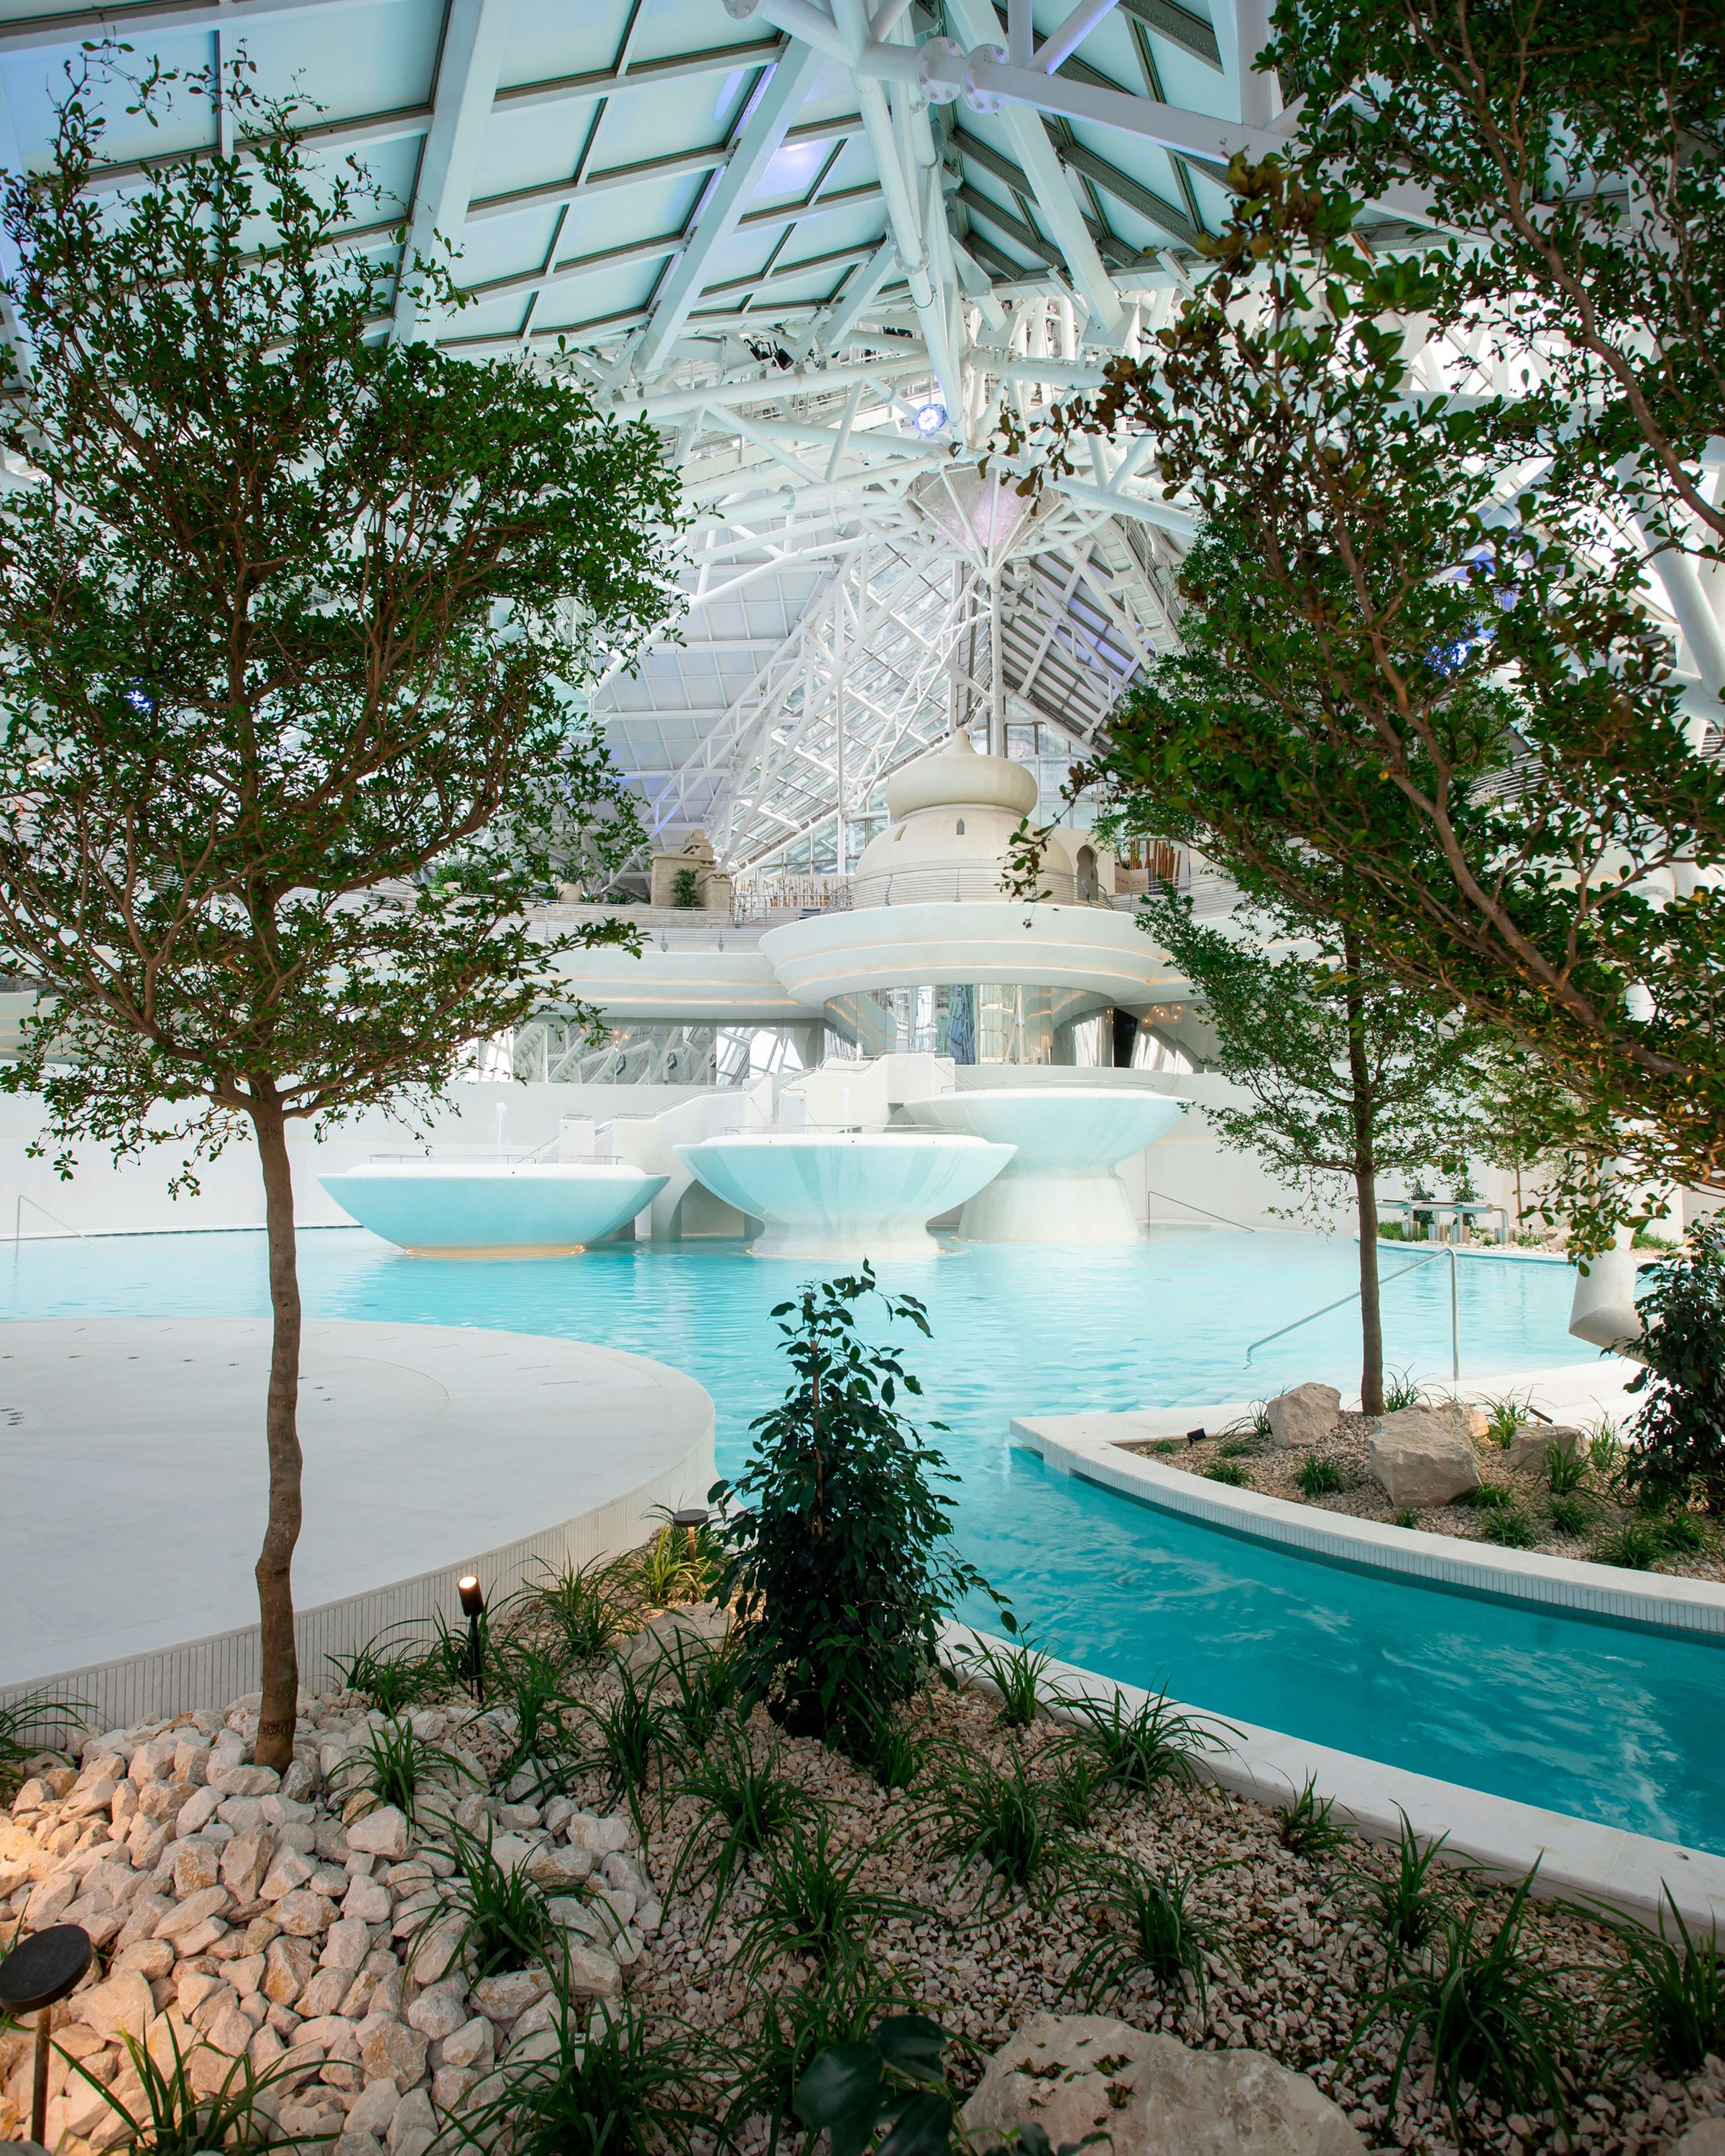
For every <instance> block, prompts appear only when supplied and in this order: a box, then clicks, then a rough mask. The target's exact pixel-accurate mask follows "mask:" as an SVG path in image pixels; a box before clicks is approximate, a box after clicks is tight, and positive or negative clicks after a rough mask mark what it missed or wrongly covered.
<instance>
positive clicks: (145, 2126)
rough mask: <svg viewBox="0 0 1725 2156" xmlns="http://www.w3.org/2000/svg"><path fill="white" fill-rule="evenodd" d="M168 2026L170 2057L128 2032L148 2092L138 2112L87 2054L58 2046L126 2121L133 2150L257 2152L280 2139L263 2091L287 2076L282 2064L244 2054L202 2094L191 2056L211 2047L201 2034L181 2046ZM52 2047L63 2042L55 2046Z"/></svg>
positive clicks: (175, 2155)
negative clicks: (267, 2064) (264, 2064)
mask: <svg viewBox="0 0 1725 2156" xmlns="http://www.w3.org/2000/svg"><path fill="white" fill-rule="evenodd" d="M163 2027H164V2028H165V2029H166V2030H167V2043H168V2050H169V2054H170V2061H171V2062H164V2061H162V2060H161V2059H159V2058H157V2056H155V2055H154V2054H153V2053H152V2052H151V2051H146V2050H145V2048H144V2046H142V2045H141V2044H140V2043H139V2042H138V2041H137V2040H136V2037H134V2036H131V2035H126V2036H124V2038H123V2041H124V2043H125V2045H126V2054H127V2056H128V2057H129V2058H130V2060H131V2069H132V2072H133V2074H134V2075H136V2078H137V2083H138V2087H139V2089H140V2091H141V2094H142V2097H143V2103H142V2107H141V2110H140V2111H134V2110H132V2109H131V2107H129V2106H128V2105H127V2104H126V2103H124V2102H122V2101H121V2098H120V2097H117V2096H116V2094H115V2093H114V2092H113V2090H112V2089H110V2088H109V2087H107V2086H106V2085H105V2083H103V2082H99V2081H98V2080H97V2079H96V2077H95V2075H94V2074H92V2073H91V2072H90V2069H89V2067H87V2066H85V2063H84V2061H82V2060H81V2059H74V2058H72V2057H71V2056H69V2054H68V2053H67V2052H65V2051H60V2056H61V2057H62V2058H63V2059H64V2060H65V2061H66V2064H67V2066H69V2068H70V2070H71V2071H72V2072H74V2073H75V2074H76V2075H77V2076H79V2077H80V2080H83V2081H85V2082H89V2084H90V2087H92V2088H93V2089H94V2090H95V2092H96V2094H97V2095H98V2096H100V2098H101V2099H102V2101H103V2102H104V2103H105V2104H106V2105H107V2106H108V2107H109V2109H110V2111H112V2112H113V2113H114V2114H115V2117H116V2119H117V2120H119V2121H120V2122H121V2126H122V2128H123V2135H122V2138H123V2139H124V2141H125V2143H126V2146H127V2147H128V2148H132V2149H139V2150H142V2149H147V2150H148V2151H149V2152H150V2156H198V2152H199V2151H200V2150H213V2149H220V2150H222V2151H223V2152H224V2156H255V2153H256V2152H259V2151H261V2150H263V2149H264V2148H267V2147H268V2146H269V2144H270V2141H271V2140H272V2138H274V2128H273V2123H272V2121H271V2118H270V2112H269V2111H268V2110H266V2109H265V2108H264V2107H262V2106H261V2104H260V2099H261V2098H262V2097H263V2095H264V2092H265V2090H267V2089H270V2088H272V2087H274V2086H275V2083H276V2082H279V2081H280V2080H281V2078H282V2075H283V2069H282V2068H281V2067H280V2066H275V2067H271V2068H266V2069H265V2070H264V2071H263V2072H261V2073H260V2072H259V2071H258V2069H257V2068H256V2067H255V2066H254V2065H253V2064H252V2061H251V2060H250V2059H249V2057H247V2056H246V2055H245V2054H244V2052H242V2053H241V2054H240V2056H239V2057H238V2058H237V2059H235V2060H234V2062H233V2064H232V2065H231V2066H229V2067H228V2071H227V2072H226V2073H225V2074H224V2075H223V2076H222V2080H221V2082H220V2084H219V2085H218V2087H216V2088H215V2089H213V2090H212V2091H210V2092H208V2093H204V2092H200V2091H199V2090H198V2089H196V2088H194V2087H193V2084H192V2075H191V2071H190V2067H191V2061H192V2059H193V2057H194V2056H196V2054H197V2053H198V2052H199V2051H208V2050H209V2049H210V2048H211V2047H210V2046H208V2045H207V2044H206V2043H204V2042H203V2040H202V2038H200V2039H199V2040H198V2042H197V2043H196V2044H194V2045H193V2046H192V2049H191V2051H181V2049H180V2040H179V2036H178V2034H177V2031H176V2030H175V2028H174V2025H173V2023H172V2020H167V2021H164V2023H163ZM158 2048H159V2046H158ZM54 2049H55V2050H56V2051H59V2050H60V2047H59V2045H55V2046H54ZM218 2056H219V2054H218ZM270 2108H271V2109H273V2106H271V2107H270Z"/></svg>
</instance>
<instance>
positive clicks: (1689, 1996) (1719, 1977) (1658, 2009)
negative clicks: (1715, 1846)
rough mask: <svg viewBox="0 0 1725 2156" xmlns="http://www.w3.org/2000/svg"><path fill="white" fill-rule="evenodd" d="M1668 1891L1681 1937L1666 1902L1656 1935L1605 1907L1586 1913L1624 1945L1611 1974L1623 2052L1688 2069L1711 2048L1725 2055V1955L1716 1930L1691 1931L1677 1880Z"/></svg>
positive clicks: (1697, 2066) (1610, 2022) (1666, 2068)
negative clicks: (1671, 1930) (1670, 1926)
mask: <svg viewBox="0 0 1725 2156" xmlns="http://www.w3.org/2000/svg"><path fill="white" fill-rule="evenodd" d="M1661 1883H1662V1882H1661ZM1664 1892H1665V1899H1666V1902H1667V1903H1668V1904H1669V1905H1670V1909H1671V1921H1672V1922H1673V1923H1674V1924H1675V1926H1676V1938H1675V1939H1673V1938H1671V1937H1669V1936H1668V1934H1667V1933H1666V1912H1665V1910H1664V1909H1661V1911H1660V1912H1659V1932H1658V1934H1657V1936H1655V1934H1654V1933H1651V1932H1650V1931H1648V1930H1647V1929H1646V1928H1645V1926H1644V1925H1641V1924H1638V1923H1635V1922H1632V1921H1626V1920H1625V1919H1624V1918H1622V1917H1615V1916H1612V1915H1610V1914H1609V1913H1602V1912H1600V1911H1599V1910H1598V1909H1594V1908H1585V1909H1584V1910H1582V1911H1581V1912H1580V1913H1581V1914H1582V1915H1584V1917H1586V1918H1587V1920H1588V1921H1589V1923H1594V1924H1603V1925H1604V1928H1605V1929H1606V1930H1607V1931H1609V1933H1611V1935H1612V1937H1613V1938H1615V1940H1616V1942H1617V1943H1618V1945H1619V1946H1620V1947H1621V1948H1622V1949H1623V1960H1622V1962H1621V1963H1620V1965H1619V1967H1618V1969H1616V1970H1615V1972H1614V1974H1613V1976H1612V1978H1611V1980H1610V1985H1609V2000H1610V2011H1609V2015H1608V2017H1607V2020H1606V2035H1607V2036H1608V2038H1609V2040H1610V2041H1611V2042H1612V2044H1613V2045H1614V2046H1615V2049H1616V2050H1617V2051H1619V2052H1620V2053H1621V2054H1626V2055H1627V2056H1629V2057H1630V2058H1631V2059H1634V2060H1635V2061H1639V2062H1645V2064H1647V2065H1649V2066H1656V2067H1657V2068H1658V2070H1659V2071H1660V2072H1661V2074H1666V2075H1681V2076H1689V2075H1691V2074H1696V2073H1699V2072H1700V2071H1701V2069H1702V2066H1703V2065H1704V2064H1705V2063H1706V2061H1707V2056H1708V2055H1709V2054H1710V2053H1711V2054H1712V2056H1715V2057H1725V1955H1722V1953H1720V1950H1719V1934H1718V1933H1717V1930H1710V1931H1708V1932H1707V1933H1702V1934H1699V1935H1697V1934H1694V1933H1691V1931H1690V1929H1689V1927H1688V1925H1687V1924H1686V1923H1685V1922H1684V1921H1683V1912H1682V1911H1681V1909H1679V1908H1678V1907H1677V1904H1676V1899H1675V1897H1673V1895H1672V1893H1671V1889H1670V1887H1669V1886H1666V1887H1665V1889H1664Z"/></svg>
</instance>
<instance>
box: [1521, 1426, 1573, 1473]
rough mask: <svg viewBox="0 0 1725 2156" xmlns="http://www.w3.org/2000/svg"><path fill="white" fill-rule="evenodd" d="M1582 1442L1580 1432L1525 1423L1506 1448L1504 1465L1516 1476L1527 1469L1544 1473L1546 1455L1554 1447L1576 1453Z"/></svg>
mask: <svg viewBox="0 0 1725 2156" xmlns="http://www.w3.org/2000/svg"><path fill="white" fill-rule="evenodd" d="M1580 1442H1581V1432H1580V1431H1579V1430H1559V1429H1556V1428H1554V1427H1553V1425H1552V1424H1550V1423H1548V1422H1524V1423H1523V1424H1522V1426H1521V1427H1520V1429H1519V1430H1517V1432H1516V1434H1515V1435H1514V1436H1513V1437H1512V1439H1511V1440H1510V1441H1509V1443H1508V1445H1507V1446H1506V1447H1505V1448H1504V1454H1503V1464H1504V1466H1506V1467H1507V1468H1509V1469H1510V1470H1511V1471H1512V1472H1514V1473H1516V1474H1520V1472H1521V1471H1522V1469H1523V1468H1525V1467H1538V1468H1539V1469H1541V1470H1542V1471H1543V1468H1544V1466H1545V1455H1546V1454H1547V1453H1548V1452H1549V1451H1550V1450H1551V1448H1552V1447H1553V1445H1556V1446H1557V1447H1558V1450H1560V1451H1563V1452H1574V1450H1575V1448H1576V1446H1577V1445H1579V1444H1580Z"/></svg>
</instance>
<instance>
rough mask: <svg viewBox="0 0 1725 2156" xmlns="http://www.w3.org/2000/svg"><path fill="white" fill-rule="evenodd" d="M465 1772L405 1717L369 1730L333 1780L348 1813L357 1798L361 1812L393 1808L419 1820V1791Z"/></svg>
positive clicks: (453, 1757) (339, 1767) (458, 1763)
mask: <svg viewBox="0 0 1725 2156" xmlns="http://www.w3.org/2000/svg"><path fill="white" fill-rule="evenodd" d="M465 1772H466V1769H465V1767H464V1766H463V1764H462V1763H461V1761H460V1760H459V1759H458V1758H456V1757H455V1755H454V1753H453V1752H449V1751H446V1750H445V1749H444V1747H443V1746H442V1745H440V1744H432V1743H428V1742H427V1741H426V1739H425V1738H423V1737H416V1736H415V1735H414V1733H413V1723H412V1722H410V1721H408V1718H407V1717H406V1716H404V1715H403V1717H400V1718H399V1719H398V1720H395V1721H390V1722H385V1723H384V1724H383V1726H382V1728H381V1729H376V1728H374V1729H372V1730H371V1731H370V1732H368V1733H367V1738H366V1742H365V1743H364V1745H363V1746H362V1748H361V1749H359V1750H358V1751H356V1752H350V1753H348V1754H347V1758H345V1759H343V1760H341V1762H340V1763H339V1764H338V1765H337V1766H336V1769H335V1771H334V1772H333V1774H331V1777H330V1781H331V1787H332V1788H334V1789H336V1790H338V1791H339V1792H340V1794H341V1798H342V1803H343V1809H344V1810H345V1809H346V1807H347V1804H350V1803H352V1799H353V1798H354V1796H355V1794H360V1795H361V1796H362V1804H361V1806H360V1809H362V1810H364V1811H376V1810H377V1809H378V1808H379V1806H381V1805H383V1804H393V1805H394V1806H395V1808H396V1809H397V1810H398V1811H400V1812H404V1813H405V1814H406V1815H407V1816H408V1818H409V1819H410V1820H411V1819H415V1818H417V1817H418V1809H419V1798H420V1795H421V1793H422V1792H423V1791H424V1789H426V1788H427V1787H428V1785H429V1784H431V1782H432V1780H433V1779H434V1777H435V1776H438V1775H454V1776H459V1775H462V1774H465Z"/></svg>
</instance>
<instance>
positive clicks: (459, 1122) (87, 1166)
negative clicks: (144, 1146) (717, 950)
mask: <svg viewBox="0 0 1725 2156" xmlns="http://www.w3.org/2000/svg"><path fill="white" fill-rule="evenodd" d="M706 1090H708V1089H706V1088H704V1087H699V1086H536V1085H532V1086H516V1085H510V1084H505V1083H501V1082H500V1083H497V1084H474V1085H458V1086H452V1087H451V1088H450V1097H449V1101H448V1102H447V1103H446V1104H445V1105H444V1106H440V1107H439V1108H437V1109H435V1110H434V1111H432V1112H431V1113H430V1114H429V1116H424V1117H421V1118H418V1119H417V1120H410V1119H408V1118H405V1117H401V1116H391V1115H389V1114H388V1113H387V1112H386V1111H383V1110H382V1109H376V1108H373V1109H367V1110H366V1111H364V1112H363V1113H362V1114H361V1115H358V1116H355V1117H354V1118H353V1119H352V1121H351V1122H346V1123H343V1124H341V1126H339V1127H337V1128H336V1130H335V1131H333V1132H331V1133H330V1135H329V1136H328V1137H326V1139H325V1140H324V1142H322V1143H321V1144H319V1143H318V1142H316V1140H315V1139H314V1138H313V1137H311V1133H310V1132H309V1131H307V1130H306V1129H305V1127H303V1126H299V1125H294V1126H290V1136H289V1150H290V1155H291V1158H292V1160H293V1169H294V1200H295V1204H294V1211H295V1219H297V1220H298V1221H299V1223H300V1225H301V1226H302V1227H343V1226H347V1225H349V1224H350V1223H349V1221H348V1219H347V1214H345V1213H343V1212H342V1210H341V1208H340V1206H338V1205H337V1204H336V1203H335V1201H334V1200H333V1199H331V1198H328V1197H326V1195H325V1193H324V1192H323V1190H322V1188H321V1186H320V1184H319V1183H318V1179H317V1178H318V1177H319V1175H320V1174H331V1173H335V1172H336V1170H337V1169H340V1168H352V1167H355V1166H357V1164H358V1163H361V1162H362V1161H367V1160H369V1159H370V1158H372V1155H373V1154H374V1153H379V1152H408V1151H411V1150H413V1142H414V1133H415V1131H416V1130H419V1131H424V1132H426V1133H427V1134H428V1135H429V1137H431V1138H432V1139H433V1140H434V1142H436V1143H437V1144H438V1145H439V1147H449V1146H452V1145H454V1146H471V1147H473V1148H474V1149H475V1152H476V1153H479V1154H485V1153H487V1152H491V1151H493V1150H495V1147H496V1145H497V1140H498V1118H497V1111H498V1109H499V1108H500V1107H501V1108H502V1110H503V1111H504V1120H503V1125H502V1132H503V1143H504V1147H505V1149H506V1151H507V1152H511V1153H513V1154H520V1153H523V1152H529V1151H531V1149H532V1148H533V1147H536V1146H538V1145H542V1144H544V1143H545V1142H547V1141H548V1140H550V1139H552V1138H555V1137H557V1134H558V1132H559V1130H560V1129H561V1127H562V1118H563V1117H564V1116H576V1115H588V1116H598V1117H599V1118H600V1119H601V1120H603V1119H605V1118H607V1117H608V1116H614V1115H617V1114H619V1113H626V1114H629V1115H632V1116H650V1115H656V1114H657V1113H658V1112H659V1111H660V1110H661V1109H664V1108H669V1107H674V1106H675V1105H676V1104H677V1103H678V1102H679V1101H685V1100H687V1099H689V1098H690V1097H691V1095H693V1094H696V1093H700V1092H704V1091H706ZM41 1127H42V1103H41V1101H39V1099H37V1098H35V1097H34V1096H30V1095H28V1094H26V1095H20V1096H11V1095H0V1237H9V1236H11V1235H13V1233H14V1232H16V1231H18V1230H19V1229H20V1228H21V1230H22V1233H23V1236H24V1237H25V1239H26V1240H28V1239H29V1238H30V1237H32V1236H35V1235H64V1234H65V1233H66V1232H67V1231H68V1230H69V1229H75V1230H78V1231H80V1232H81V1233H82V1234H85V1235H116V1234H126V1233H137V1232H139V1231H141V1230H148V1229H187V1228H261V1227H262V1226H263V1224H264V1191H263V1183H262V1179H261V1178H260V1177H259V1173H258V1158H257V1152H256V1150H255V1148H254V1147H253V1146H252V1145H251V1144H250V1143H249V1142H248V1141H238V1142H235V1143H234V1144H232V1145H230V1146H229V1147H228V1148H227V1149H226V1151H225V1152H223V1154H222V1155H221V1157H220V1158H219V1159H218V1160H216V1161H214V1162H211V1163H206V1164H205V1165H204V1166H203V1167H202V1168H199V1169H198V1183H199V1185H200V1189H199V1193H198V1196H197V1197H195V1198H193V1197H185V1198H180V1199H173V1198H171V1197H170V1196H169V1195H168V1191H167V1185H168V1182H169V1180H170V1178H172V1175H173V1174H174V1172H175V1170H176V1168H177V1166H178V1164H179V1161H180V1158H181V1155H182V1150H183V1148H182V1147H179V1146H177V1145H174V1144H172V1143H169V1144H165V1145H161V1146H152V1147H150V1148H149V1149H148V1150H147V1152H146V1153H145V1154H144V1156H143V1157H142V1158H141V1159H134V1160H128V1161H125V1162H122V1163H121V1164H119V1165H118V1166H117V1167H116V1164H115V1163H113V1162H112V1161H111V1160H110V1158H109V1157H108V1154H107V1153H106V1152H105V1150H104V1149H103V1148H102V1147H99V1146H86V1147H84V1149H83V1151H82V1152H81V1154H80V1158H79V1161H78V1168H77V1173H76V1174H75V1175H74V1177H73V1178H72V1180H71V1181H70V1182H62V1181H61V1179H60V1178H59V1176H58V1175H56V1173H54V1165H53V1162H52V1160H51V1159H42V1160H32V1159H30V1158H28V1146H29V1144H30V1142H31V1141H32V1139H33V1138H35V1137H37V1136H38V1135H39V1132H40V1130H41ZM20 1199H23V1204H22V1205H20V1204H19V1200H20Z"/></svg>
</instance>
